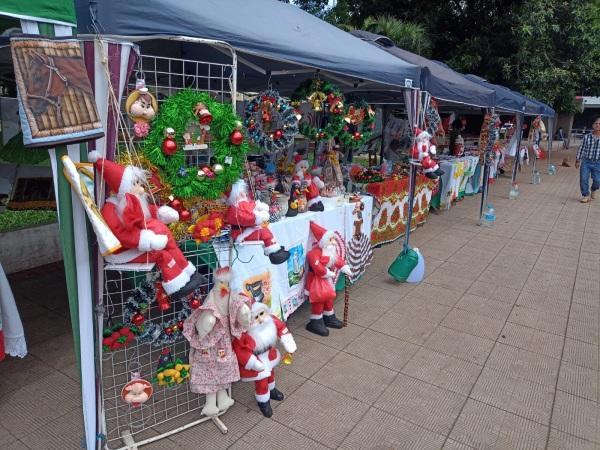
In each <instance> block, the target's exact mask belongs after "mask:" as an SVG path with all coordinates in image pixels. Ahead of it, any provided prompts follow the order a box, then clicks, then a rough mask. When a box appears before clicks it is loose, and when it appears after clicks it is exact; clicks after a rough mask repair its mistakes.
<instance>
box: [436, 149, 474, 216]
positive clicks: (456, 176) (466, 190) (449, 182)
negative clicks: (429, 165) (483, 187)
mask: <svg viewBox="0 0 600 450" xmlns="http://www.w3.org/2000/svg"><path fill="white" fill-rule="evenodd" d="M478 162H479V158H478V157H477V156H464V157H461V158H453V159H448V160H442V161H440V162H439V164H440V167H441V169H442V170H443V171H444V174H443V175H442V176H441V177H440V187H439V195H438V196H437V197H438V198H435V199H434V201H433V202H432V203H433V206H435V207H436V208H437V207H439V208H441V209H450V207H451V206H452V203H453V202H455V201H456V200H458V199H461V198H462V197H463V196H464V195H465V194H466V195H471V194H474V193H477V192H478V191H479V187H480V184H481V183H480V180H479V178H480V175H481V172H480V171H478V170H477V169H478V167H479V166H478Z"/></svg>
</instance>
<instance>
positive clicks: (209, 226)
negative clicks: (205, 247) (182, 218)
mask: <svg viewBox="0 0 600 450" xmlns="http://www.w3.org/2000/svg"><path fill="white" fill-rule="evenodd" d="M223 223H224V217H223V214H222V213H220V212H211V213H210V214H206V215H204V216H201V217H199V218H198V220H197V221H196V223H195V224H194V225H192V226H190V227H189V228H188V233H191V235H192V238H193V239H194V240H195V241H196V244H198V245H199V244H200V243H203V242H204V243H205V242H208V241H210V240H211V239H212V238H213V237H215V236H216V235H218V234H219V233H220V232H221V229H222V228H223Z"/></svg>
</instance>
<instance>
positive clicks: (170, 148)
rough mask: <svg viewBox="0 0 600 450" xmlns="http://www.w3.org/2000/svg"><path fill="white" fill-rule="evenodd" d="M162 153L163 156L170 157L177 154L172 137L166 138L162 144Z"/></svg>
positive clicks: (175, 143) (175, 144)
mask: <svg viewBox="0 0 600 450" xmlns="http://www.w3.org/2000/svg"><path fill="white" fill-rule="evenodd" d="M162 151H163V153H164V154H165V155H167V156H171V155H174V154H175V152H177V142H175V139H173V138H172V137H166V138H165V140H164V141H163V143H162Z"/></svg>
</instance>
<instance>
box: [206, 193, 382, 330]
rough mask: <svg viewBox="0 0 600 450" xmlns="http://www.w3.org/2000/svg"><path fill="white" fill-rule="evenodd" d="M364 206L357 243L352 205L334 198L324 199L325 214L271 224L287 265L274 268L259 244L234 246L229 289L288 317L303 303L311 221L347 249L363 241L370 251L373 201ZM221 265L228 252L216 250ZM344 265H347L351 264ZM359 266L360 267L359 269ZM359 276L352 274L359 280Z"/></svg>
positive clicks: (302, 216) (282, 220) (311, 242)
mask: <svg viewBox="0 0 600 450" xmlns="http://www.w3.org/2000/svg"><path fill="white" fill-rule="evenodd" d="M362 202H363V204H364V206H365V208H364V210H363V211H362V224H361V225H358V226H360V230H361V234H362V235H364V237H363V238H362V240H361V241H360V244H359V242H358V241H357V242H353V241H352V240H353V239H355V240H356V239H357V238H356V237H355V235H356V231H357V230H356V226H357V224H356V223H357V220H358V218H357V216H356V214H355V204H353V203H347V202H341V204H338V202H337V201H336V200H335V199H324V201H323V203H324V205H325V211H323V212H316V213H315V212H307V213H304V214H299V215H297V216H296V217H287V218H283V219H281V220H280V221H278V222H275V223H273V224H271V225H270V228H271V231H272V232H273V234H274V235H275V238H276V239H277V242H278V243H279V244H280V245H283V246H284V247H285V248H286V249H287V250H289V251H290V253H291V255H290V258H289V260H288V261H287V262H286V263H283V264H279V265H273V264H271V263H270V262H269V259H268V258H267V257H266V256H265V255H264V253H263V247H262V245H255V244H248V245H239V246H237V247H236V248H237V252H238V253H237V255H236V253H235V252H234V253H233V259H234V260H233V264H231V267H232V271H233V279H232V281H231V288H232V289H233V290H234V291H238V292H240V291H245V292H246V293H248V294H251V292H250V291H249V290H250V289H253V290H254V293H255V295H254V297H255V298H257V297H256V295H260V296H261V297H260V299H259V300H260V301H262V302H263V303H267V304H268V305H269V306H270V307H271V311H272V312H273V313H274V314H277V315H278V316H280V317H282V318H284V319H285V318H287V317H288V316H289V315H290V314H291V313H292V312H294V311H295V310H296V309H297V308H298V307H299V306H300V305H301V304H302V303H303V302H304V280H305V276H306V267H305V257H306V253H307V252H308V251H309V250H310V249H311V248H312V245H313V242H314V238H313V236H312V234H311V233H310V221H311V220H312V221H314V222H316V223H318V224H319V225H321V226H322V227H324V228H326V229H327V230H332V231H337V232H338V233H339V234H340V235H341V237H342V238H343V239H344V240H345V242H346V244H347V245H346V248H347V249H348V248H349V246H350V245H351V243H353V244H355V245H354V247H353V248H359V247H360V248H364V247H365V246H364V243H365V239H366V242H368V251H369V252H370V251H371V248H370V235H371V211H372V209H373V199H372V198H371V197H368V196H365V197H363V198H362ZM215 250H216V253H217V255H218V257H219V262H220V264H221V266H227V265H230V262H229V253H228V252H227V251H221V250H220V249H218V248H217V247H215ZM346 259H347V262H348V263H349V264H350V266H351V268H353V267H352V264H351V261H348V259H349V258H348V256H347V258H346ZM359 266H360V267H359ZM356 267H357V270H358V271H361V272H362V271H364V269H365V267H364V266H363V265H361V264H356ZM359 276H360V274H359V273H356V274H354V275H353V278H358V277H359Z"/></svg>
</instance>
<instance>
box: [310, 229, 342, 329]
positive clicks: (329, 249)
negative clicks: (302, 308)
mask: <svg viewBox="0 0 600 450" xmlns="http://www.w3.org/2000/svg"><path fill="white" fill-rule="evenodd" d="M310 231H311V232H312V234H313V236H314V237H315V239H316V240H317V242H316V244H317V245H316V246H315V247H314V248H313V249H312V250H311V251H309V252H308V254H307V255H306V259H307V261H308V265H309V271H308V275H307V277H306V285H305V290H304V292H305V294H307V295H308V297H309V300H310V322H308V324H307V325H306V329H307V330H308V331H310V332H311V333H315V334H318V335H319V336H329V329H328V328H338V329H339V328H342V327H343V323H342V322H341V321H340V320H339V319H338V318H337V317H336V316H335V312H334V310H333V302H334V300H335V295H336V294H335V280H336V279H337V275H338V272H341V273H344V274H346V275H348V276H351V275H352V270H351V269H350V267H349V266H348V265H347V264H346V261H344V259H343V258H342V257H341V255H340V253H339V251H338V246H337V245H336V237H335V234H334V232H333V231H328V230H326V229H325V228H323V227H322V226H320V225H318V224H316V223H315V222H312V221H311V222H310Z"/></svg>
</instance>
